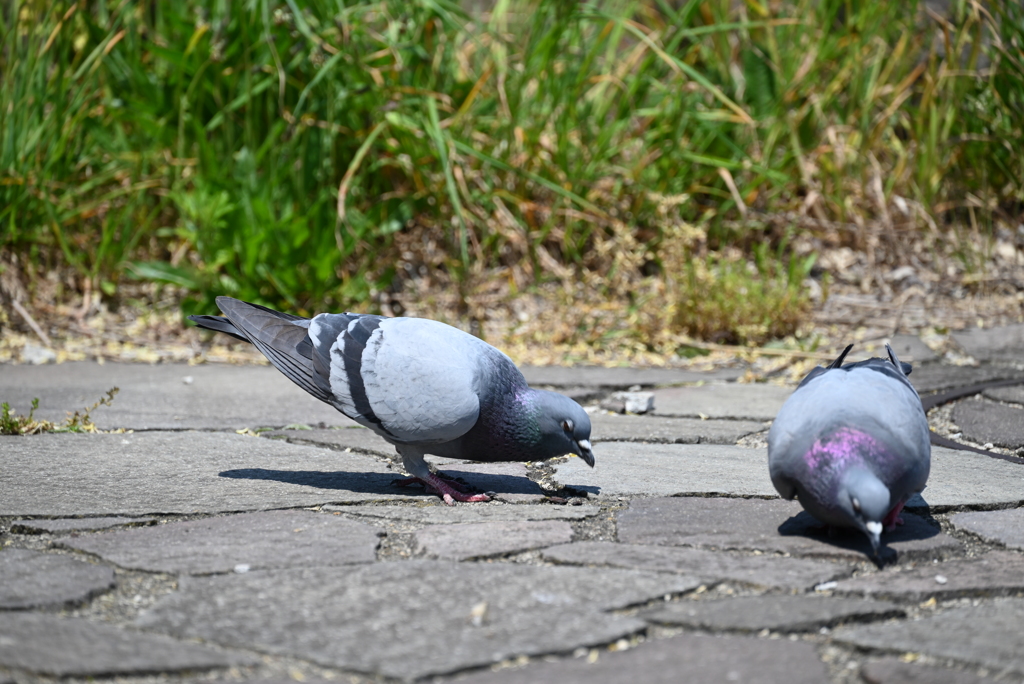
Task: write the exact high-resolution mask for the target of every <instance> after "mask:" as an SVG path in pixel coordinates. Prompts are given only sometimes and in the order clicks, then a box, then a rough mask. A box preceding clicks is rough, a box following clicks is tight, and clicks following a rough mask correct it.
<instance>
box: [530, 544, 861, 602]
mask: <svg viewBox="0 0 1024 684" xmlns="http://www.w3.org/2000/svg"><path fill="white" fill-rule="evenodd" d="M542 555H543V557H544V558H545V559H547V560H550V561H554V562H556V563H567V564H575V565H608V566H611V567H616V568H629V569H634V570H652V571H657V572H675V573H678V574H682V575H687V576H688V577H697V578H699V579H700V580H701V582H702V583H704V584H716V583H718V582H723V581H726V582H738V583H741V584H750V585H753V586H757V587H768V588H780V589H788V590H795V591H806V590H808V589H812V588H813V587H815V586H816V585H818V584H821V583H822V582H829V581H832V580H837V579H840V578H843V577H849V576H850V575H851V574H852V573H853V566H850V565H846V564H840V563H830V562H826V561H820V560H809V559H804V558H782V557H779V556H767V555H761V556H739V555H733V554H728V553H723V552H721V551H705V550H703V549H693V548H674V547H663V546H643V545H639V544H616V543H613V542H596V541H583V542H575V543H573V544H566V545H564V546H553V547H551V548H549V549H545V550H544V551H543V553H542Z"/></svg>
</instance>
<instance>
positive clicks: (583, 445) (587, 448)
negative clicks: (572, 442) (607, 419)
mask: <svg viewBox="0 0 1024 684" xmlns="http://www.w3.org/2000/svg"><path fill="white" fill-rule="evenodd" d="M576 443H577V444H579V445H580V449H583V450H584V451H590V440H589V439H581V440H580V441H578V442H576Z"/></svg>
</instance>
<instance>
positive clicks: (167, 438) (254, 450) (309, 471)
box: [0, 432, 424, 516]
mask: <svg viewBox="0 0 1024 684" xmlns="http://www.w3.org/2000/svg"><path fill="white" fill-rule="evenodd" d="M0 463H3V468H0V491H2V492H3V493H4V494H3V496H2V497H0V515H11V516H26V515H43V516H66V515H147V514H152V513H197V512H198V513H217V512H222V511H225V512H230V511H242V510H266V509H273V508H292V507H299V506H312V505H316V504H324V503H339V502H363V503H368V502H372V501H384V500H415V499H416V498H424V496H423V495H421V494H419V493H418V492H415V491H412V490H410V491H409V493H405V492H404V491H403V490H401V489H399V488H397V487H394V486H393V485H392V484H391V481H392V480H393V479H394V478H395V473H393V472H390V471H388V470H387V469H386V466H385V465H384V464H383V463H381V462H380V461H379V460H378V459H375V458H373V457H371V456H365V455H361V454H346V453H343V452H336V451H329V450H327V449H317V448H313V447H303V446H296V445H293V444H286V443H284V442H278V441H275V440H269V439H258V438H255V437H244V436H242V435H236V434H230V433H215V432H192V433H183V432H136V433H133V434H101V435H88V434H81V435H76V434H50V435H37V436H33V437H0ZM417 494H419V496H415V495H417Z"/></svg>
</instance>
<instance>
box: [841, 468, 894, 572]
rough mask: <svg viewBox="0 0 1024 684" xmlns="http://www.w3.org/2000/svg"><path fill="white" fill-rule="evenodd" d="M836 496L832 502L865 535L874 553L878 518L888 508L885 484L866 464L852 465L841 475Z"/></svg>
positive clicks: (887, 492)
mask: <svg viewBox="0 0 1024 684" xmlns="http://www.w3.org/2000/svg"><path fill="white" fill-rule="evenodd" d="M838 498H839V500H838V501H837V502H836V503H837V504H838V505H839V507H840V508H841V509H842V510H843V511H844V512H845V513H846V514H847V515H848V516H849V517H850V519H851V521H852V522H853V524H854V525H856V526H857V527H859V528H860V529H861V530H862V531H863V532H864V534H866V535H867V536H868V539H869V540H870V541H871V548H872V549H873V550H874V552H875V555H876V556H877V555H878V549H879V545H880V543H881V542H880V536H881V534H882V520H883V519H884V518H885V516H886V514H887V513H888V512H889V509H890V508H891V506H890V505H889V500H890V494H889V488H888V487H886V486H885V485H884V484H883V483H882V481H881V480H879V479H878V477H877V476H876V475H875V474H874V473H873V472H871V471H870V470H868V469H867V468H863V467H853V468H850V469H849V470H847V471H846V474H845V475H844V476H843V480H842V486H841V487H840V490H839V497H838Z"/></svg>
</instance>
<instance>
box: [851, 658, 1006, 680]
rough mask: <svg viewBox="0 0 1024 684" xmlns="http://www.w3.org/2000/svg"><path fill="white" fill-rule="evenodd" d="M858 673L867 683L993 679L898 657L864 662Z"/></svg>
mask: <svg viewBox="0 0 1024 684" xmlns="http://www.w3.org/2000/svg"><path fill="white" fill-rule="evenodd" d="M860 675H861V678H862V679H863V680H864V681H865V682H866V683H867V684H992V682H993V681H994V680H992V679H988V678H982V677H979V676H978V675H976V674H973V673H971V672H964V671H962V670H947V669H944V668H940V667H934V666H931V665H920V664H918V663H906V662H903V661H902V660H900V659H898V658H882V659H880V660H872V661H871V662H868V663H865V665H864V667H862V668H861V670H860Z"/></svg>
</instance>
